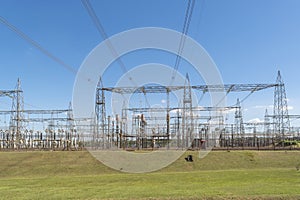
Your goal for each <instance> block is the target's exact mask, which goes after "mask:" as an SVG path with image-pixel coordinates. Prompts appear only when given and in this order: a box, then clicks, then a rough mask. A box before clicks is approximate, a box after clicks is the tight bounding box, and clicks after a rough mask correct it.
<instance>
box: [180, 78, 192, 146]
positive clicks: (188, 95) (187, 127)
mask: <svg viewBox="0 0 300 200" xmlns="http://www.w3.org/2000/svg"><path fill="white" fill-rule="evenodd" d="M184 86H185V87H184V90H183V110H182V137H183V138H182V141H183V146H184V147H186V148H188V147H189V145H190V144H191V143H192V142H193V141H192V140H193V138H194V137H193V132H194V122H193V110H192V107H193V105H192V90H191V84H190V79H189V75H188V74H186V80H185V84H184ZM184 142H185V143H184Z"/></svg>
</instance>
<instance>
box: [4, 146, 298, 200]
mask: <svg viewBox="0 0 300 200" xmlns="http://www.w3.org/2000/svg"><path fill="white" fill-rule="evenodd" d="M187 154H192V155H194V162H192V163H188V162H186V161H185V160H184V157H185V156H186V155H187ZM299 165H300V152H299V151H298V152H296V151H294V152H289V151H287V152H284V151H282V152H271V151H261V152H258V151H231V152H226V151H222V152H211V153H209V154H208V156H206V157H205V158H203V159H198V157H197V152H186V154H185V155H183V156H182V158H180V159H179V160H177V161H176V162H175V163H173V164H172V165H170V166H168V167H166V168H164V169H162V170H160V171H158V172H153V173H147V174H126V173H121V172H118V171H114V170H111V169H110V168H108V167H106V166H104V165H102V164H101V163H100V162H99V161H97V160H95V159H94V158H93V157H92V156H91V155H90V154H89V153H88V152H86V151H77V152H75V151H73V152H46V151H45V152H42V151H34V152H0V199H152V200H154V199H300V171H297V170H296V167H297V166H298V167H299Z"/></svg>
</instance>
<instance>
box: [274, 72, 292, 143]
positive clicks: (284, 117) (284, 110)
mask: <svg viewBox="0 0 300 200" xmlns="http://www.w3.org/2000/svg"><path fill="white" fill-rule="evenodd" d="M273 119H274V131H275V134H276V136H277V137H279V138H281V139H283V140H284V139H285V136H286V134H287V133H288V132H289V130H290V120H289V114H288V105H287V98H286V92H285V86H284V82H283V80H282V78H281V74H280V71H278V74H277V79H276V86H275V91H274V117H273Z"/></svg>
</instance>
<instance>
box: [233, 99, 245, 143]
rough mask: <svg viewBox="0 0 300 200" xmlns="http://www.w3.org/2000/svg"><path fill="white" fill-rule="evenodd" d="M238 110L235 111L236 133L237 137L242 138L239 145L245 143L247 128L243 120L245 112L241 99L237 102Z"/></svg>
mask: <svg viewBox="0 0 300 200" xmlns="http://www.w3.org/2000/svg"><path fill="white" fill-rule="evenodd" d="M236 107H237V108H236V111H235V133H236V136H237V138H239V139H240V141H239V143H240V144H239V145H243V144H244V136H245V128H244V122H243V114H242V109H241V102H240V100H239V99H237V102H236Z"/></svg>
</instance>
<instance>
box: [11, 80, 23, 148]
mask: <svg viewBox="0 0 300 200" xmlns="http://www.w3.org/2000/svg"><path fill="white" fill-rule="evenodd" d="M11 110H12V112H11V117H10V132H11V138H10V141H11V146H12V147H13V148H20V145H21V144H24V143H25V141H24V139H25V138H24V135H23V133H24V98H23V91H22V89H21V81H20V79H18V82H17V86H16V92H15V93H14V94H13V101H12V109H11Z"/></svg>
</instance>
